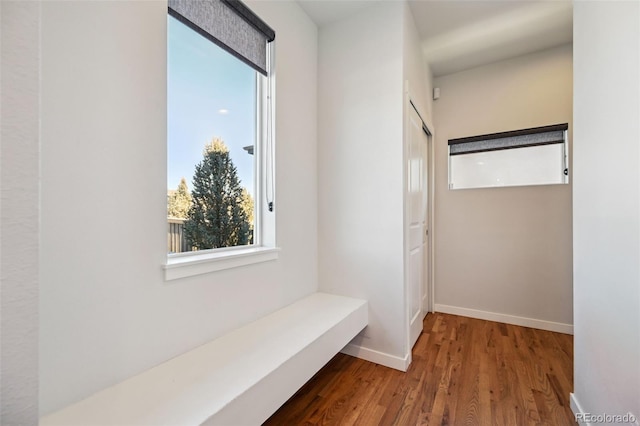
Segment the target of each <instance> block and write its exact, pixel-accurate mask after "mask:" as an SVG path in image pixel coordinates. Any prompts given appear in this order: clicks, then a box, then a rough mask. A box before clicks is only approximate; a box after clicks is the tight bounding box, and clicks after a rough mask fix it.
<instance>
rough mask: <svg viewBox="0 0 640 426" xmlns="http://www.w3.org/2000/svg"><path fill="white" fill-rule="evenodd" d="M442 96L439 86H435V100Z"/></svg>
mask: <svg viewBox="0 0 640 426" xmlns="http://www.w3.org/2000/svg"><path fill="white" fill-rule="evenodd" d="M439 98H440V88H439V87H434V88H433V100H434V101H435V100H438V99H439Z"/></svg>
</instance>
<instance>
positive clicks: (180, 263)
mask: <svg viewBox="0 0 640 426" xmlns="http://www.w3.org/2000/svg"><path fill="white" fill-rule="evenodd" d="M279 251H280V249H279V248H277V247H250V248H242V249H233V250H225V251H221V252H214V253H211V252H209V253H202V254H195V253H194V254H192V255H186V256H176V257H169V258H168V259H167V263H166V264H165V265H164V279H165V281H171V280H177V279H179V278H186V277H192V276H194V275H201V274H207V273H209V272H215V271H221V270H224V269H231V268H237V267H239V266H246V265H252V264H254V263H261V262H268V261H270V260H276V259H277V258H278V252H279Z"/></svg>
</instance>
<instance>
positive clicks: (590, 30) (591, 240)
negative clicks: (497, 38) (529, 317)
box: [573, 2, 640, 418]
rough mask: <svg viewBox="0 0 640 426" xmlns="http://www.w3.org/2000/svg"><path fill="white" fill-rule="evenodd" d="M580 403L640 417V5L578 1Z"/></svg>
mask: <svg viewBox="0 0 640 426" xmlns="http://www.w3.org/2000/svg"><path fill="white" fill-rule="evenodd" d="M574 68H575V74H574V76H575V80H574V93H575V97H574V123H575V131H574V135H575V148H574V164H575V171H574V191H573V206H574V209H573V211H574V215H573V225H574V228H573V245H574V301H575V317H574V319H575V337H574V354H575V355H574V376H575V381H574V397H575V400H574V402H577V403H578V404H579V405H580V406H581V408H582V410H583V411H585V412H589V413H592V414H603V413H608V414H621V415H624V414H626V413H627V412H631V413H633V414H634V415H635V416H636V417H637V418H639V416H640V387H639V384H640V171H639V170H640V149H639V141H640V79H639V78H638V76H639V75H640V5H639V3H638V2H575V4H574Z"/></svg>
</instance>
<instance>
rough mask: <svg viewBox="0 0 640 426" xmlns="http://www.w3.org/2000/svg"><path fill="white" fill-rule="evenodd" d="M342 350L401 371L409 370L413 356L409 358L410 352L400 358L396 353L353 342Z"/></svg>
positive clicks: (344, 352)
mask: <svg viewBox="0 0 640 426" xmlns="http://www.w3.org/2000/svg"><path fill="white" fill-rule="evenodd" d="M340 352H342V353H343V354H347V355H351V356H354V357H356V358H360V359H364V360H365V361H370V362H375V363H376V364H380V365H384V366H385V367H389V368H393V369H395V370H400V371H407V368H409V364H411V358H409V354H407V355H406V356H405V357H404V358H400V357H397V356H395V355H390V354H387V353H384V352H379V351H376V350H373V349H369V348H365V347H363V346H358V345H354V344H353V343H349V344H348V345H347V346H345V347H344V348H342V350H341V351H340Z"/></svg>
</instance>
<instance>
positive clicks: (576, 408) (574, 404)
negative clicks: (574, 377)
mask: <svg viewBox="0 0 640 426" xmlns="http://www.w3.org/2000/svg"><path fill="white" fill-rule="evenodd" d="M569 407H571V411H572V412H573V418H576V417H577V416H578V414H582V413H584V410H583V409H582V406H581V405H580V403H579V402H578V398H576V394H575V393H573V392H571V393H570V394H569ZM583 424H586V425H588V426H591V425H590V424H589V423H583Z"/></svg>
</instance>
